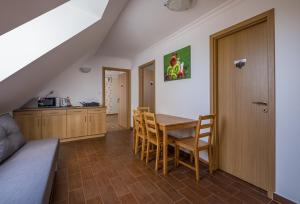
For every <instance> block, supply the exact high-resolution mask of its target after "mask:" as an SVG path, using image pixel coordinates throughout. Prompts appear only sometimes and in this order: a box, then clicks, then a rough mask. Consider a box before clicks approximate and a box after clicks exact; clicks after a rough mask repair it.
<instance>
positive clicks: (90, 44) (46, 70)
mask: <svg viewBox="0 0 300 204" xmlns="http://www.w3.org/2000/svg"><path fill="white" fill-rule="evenodd" d="M127 1H128V0H110V1H109V4H108V6H107V8H106V10H105V12H104V15H103V18H102V19H101V20H100V21H98V22H97V23H95V24H94V25H92V26H90V27H89V28H87V29H86V30H84V31H82V32H81V33H79V34H78V35H76V36H74V37H73V38H71V39H70V40H68V41H66V42H65V43H63V44H61V45H60V46H58V47H57V48H55V49H53V50H51V51H50V52H48V53H47V54H45V55H44V56H42V57H40V58H39V59H37V60H36V61H34V62H32V63H31V64H29V65H28V66H26V67H25V68H23V69H21V70H20V71H18V72H16V73H15V74H13V75H12V76H10V77H9V78H7V79H5V80H4V81H2V82H1V83H0V96H1V97H0V113H4V112H8V111H11V110H13V109H16V108H19V107H20V106H21V105H23V104H24V103H26V102H27V101H28V100H29V99H31V98H32V97H33V96H34V95H35V94H36V93H38V92H39V91H40V90H41V88H42V87H43V86H44V85H45V84H46V83H47V82H48V81H49V80H51V79H52V78H54V77H55V76H57V75H58V74H60V73H61V72H62V71H64V70H65V69H66V68H68V67H69V66H70V65H72V64H73V63H75V62H76V61H78V59H79V58H81V57H83V56H85V55H86V54H87V53H91V54H94V52H95V51H96V50H97V49H98V47H99V45H100V44H101V43H102V41H103V39H104V38H105V36H106V35H107V33H108V32H109V30H110V28H111V26H112V25H113V23H114V21H115V20H116V19H117V18H118V16H119V14H120V12H121V11H122V9H123V8H124V7H125V5H126V3H127ZM12 63H13V62H12Z"/></svg>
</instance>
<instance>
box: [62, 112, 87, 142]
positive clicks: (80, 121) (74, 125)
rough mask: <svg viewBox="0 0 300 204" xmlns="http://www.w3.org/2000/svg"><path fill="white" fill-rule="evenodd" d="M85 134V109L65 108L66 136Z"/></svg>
mask: <svg viewBox="0 0 300 204" xmlns="http://www.w3.org/2000/svg"><path fill="white" fill-rule="evenodd" d="M85 135H87V110H84V109H79V110H76V109H75V110H67V138H72V137H80V136H85Z"/></svg>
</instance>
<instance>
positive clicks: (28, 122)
mask: <svg viewBox="0 0 300 204" xmlns="http://www.w3.org/2000/svg"><path fill="white" fill-rule="evenodd" d="M14 117H15V120H16V122H17V124H18V126H19V128H20V130H21V132H22V133H23V135H24V137H25V138H26V139H28V140H36V139H42V115H41V112H36V111H25V112H18V113H15V115H14Z"/></svg>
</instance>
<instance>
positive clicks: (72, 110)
mask: <svg viewBox="0 0 300 204" xmlns="http://www.w3.org/2000/svg"><path fill="white" fill-rule="evenodd" d="M86 113H87V110H86V109H71V110H67V115H72V114H86Z"/></svg>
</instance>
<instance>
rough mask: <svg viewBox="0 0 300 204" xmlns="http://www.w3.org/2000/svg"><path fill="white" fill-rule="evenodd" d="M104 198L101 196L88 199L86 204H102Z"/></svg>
mask: <svg viewBox="0 0 300 204" xmlns="http://www.w3.org/2000/svg"><path fill="white" fill-rule="evenodd" d="M102 203H103V202H102V199H101V197H100V196H97V197H94V198H90V199H87V201H86V204H102Z"/></svg>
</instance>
